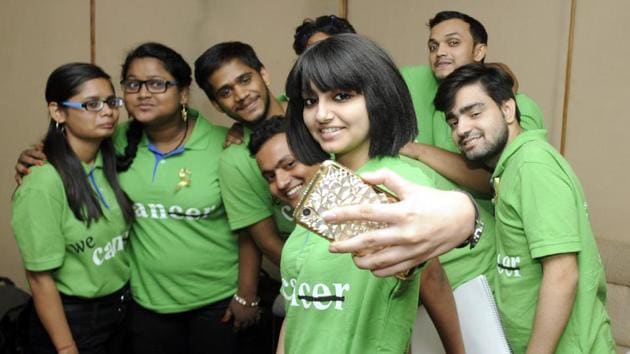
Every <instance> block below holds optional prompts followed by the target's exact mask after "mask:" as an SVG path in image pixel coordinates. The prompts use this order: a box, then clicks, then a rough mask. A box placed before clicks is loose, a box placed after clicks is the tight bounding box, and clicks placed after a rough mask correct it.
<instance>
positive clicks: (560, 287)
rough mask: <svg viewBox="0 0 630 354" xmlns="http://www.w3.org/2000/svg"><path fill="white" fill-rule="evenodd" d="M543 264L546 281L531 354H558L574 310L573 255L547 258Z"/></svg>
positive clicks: (575, 271) (575, 267)
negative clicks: (560, 341)
mask: <svg viewBox="0 0 630 354" xmlns="http://www.w3.org/2000/svg"><path fill="white" fill-rule="evenodd" d="M542 262H543V279H542V283H541V285H540V290H539V295H538V305H537V306H536V316H535V318H534V326H533V328H532V335H531V337H530V340H529V343H528V345H527V353H528V354H534V353H536V354H544V353H550V354H551V353H554V352H555V350H556V346H557V345H558V341H559V340H560V336H562V333H563V332H564V328H565V327H566V324H567V322H568V320H569V316H570V315H571V310H572V309H573V302H574V300H575V292H576V288H577V282H578V265H577V260H576V256H575V254H574V253H567V254H558V255H553V256H549V257H545V258H544V259H543V260H542Z"/></svg>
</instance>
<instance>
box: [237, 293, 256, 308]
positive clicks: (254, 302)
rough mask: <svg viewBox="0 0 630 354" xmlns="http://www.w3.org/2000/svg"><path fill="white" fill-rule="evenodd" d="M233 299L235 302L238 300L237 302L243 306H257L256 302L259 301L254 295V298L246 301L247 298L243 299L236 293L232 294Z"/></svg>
mask: <svg viewBox="0 0 630 354" xmlns="http://www.w3.org/2000/svg"><path fill="white" fill-rule="evenodd" d="M234 300H236V302H238V303H239V304H241V306H245V307H257V306H258V303H259V302H260V298H259V297H256V299H255V300H254V301H252V302H247V300H245V299H243V298H242V297H240V296H238V295H237V294H234Z"/></svg>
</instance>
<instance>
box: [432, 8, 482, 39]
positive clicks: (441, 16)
mask: <svg viewBox="0 0 630 354" xmlns="http://www.w3.org/2000/svg"><path fill="white" fill-rule="evenodd" d="M452 19H459V20H462V21H464V22H466V23H467V24H468V26H469V27H470V34H471V35H472V38H473V43H474V44H479V43H481V44H488V32H486V28H485V27H484V26H483V25H482V24H481V22H479V21H478V20H477V19H475V18H474V17H471V16H468V15H466V14H464V13H461V12H459V11H441V12H438V13H437V14H435V17H433V18H432V19H430V20H429V28H433V27H435V26H436V25H437V24H439V23H441V22H443V21H446V20H452Z"/></svg>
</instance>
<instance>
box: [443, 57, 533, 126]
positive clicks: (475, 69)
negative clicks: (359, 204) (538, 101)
mask: <svg viewBox="0 0 630 354" xmlns="http://www.w3.org/2000/svg"><path fill="white" fill-rule="evenodd" d="M477 83H479V84H480V85H481V87H483V89H484V91H485V92H486V94H487V95H488V96H490V98H492V100H493V101H494V102H495V103H496V104H497V105H499V106H501V105H502V104H503V103H504V102H505V101H507V100H509V99H513V100H514V102H515V104H516V99H515V98H514V91H512V86H513V85H514V80H512V76H511V75H510V74H508V73H507V72H505V71H504V70H502V69H500V68H499V67H498V66H488V65H484V64H481V63H471V64H467V65H463V66H461V67H459V68H457V69H456V70H455V71H453V72H452V73H451V74H449V75H448V76H447V77H446V78H445V79H444V80H442V82H441V83H440V86H439V87H438V90H437V93H436V95H435V99H434V101H433V103H434V105H435V108H436V109H438V110H440V111H443V112H446V113H448V112H449V111H450V110H451V109H453V106H454V105H455V96H456V95H457V92H458V91H459V90H460V89H461V88H462V87H464V86H468V85H473V84H477ZM515 107H516V110H515V116H516V120H517V121H518V122H519V123H520V121H521V112H520V111H519V109H518V105H516V106H515Z"/></svg>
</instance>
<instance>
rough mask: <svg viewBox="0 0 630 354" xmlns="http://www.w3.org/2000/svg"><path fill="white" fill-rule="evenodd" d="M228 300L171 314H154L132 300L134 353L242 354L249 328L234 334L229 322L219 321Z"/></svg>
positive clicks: (131, 326)
mask: <svg viewBox="0 0 630 354" xmlns="http://www.w3.org/2000/svg"><path fill="white" fill-rule="evenodd" d="M230 300H231V297H229V298H227V299H225V300H221V301H218V302H216V303H213V304H210V305H206V306H204V307H201V308H198V309H194V310H190V311H186V312H180V313H172V314H161V313H157V312H154V311H151V310H148V309H145V308H143V307H142V306H140V305H139V304H137V303H135V302H132V305H131V307H130V309H131V311H130V333H129V335H130V339H131V347H132V350H133V353H138V354H144V353H152V354H186V353H190V354H198V353H199V354H200V353H221V354H223V353H225V354H230V353H234V354H236V353H243V352H244V350H243V348H242V347H243V345H244V344H246V343H248V342H249V341H250V340H248V332H249V330H246V331H244V332H239V333H235V332H234V330H233V327H232V325H233V323H232V321H230V322H227V323H223V322H221V318H223V315H224V314H225V311H226V310H227V308H228V305H229V303H230Z"/></svg>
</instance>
